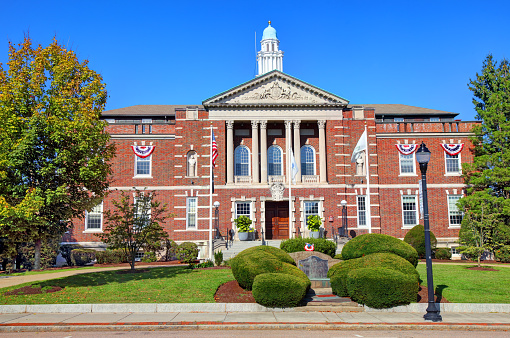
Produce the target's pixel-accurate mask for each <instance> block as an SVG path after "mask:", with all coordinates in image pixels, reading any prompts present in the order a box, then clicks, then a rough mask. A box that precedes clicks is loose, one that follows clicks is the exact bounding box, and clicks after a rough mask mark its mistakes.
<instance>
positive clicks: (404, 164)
mask: <svg viewBox="0 0 510 338" xmlns="http://www.w3.org/2000/svg"><path fill="white" fill-rule="evenodd" d="M399 155H400V174H401V175H406V174H407V175H409V174H414V173H415V166H414V163H415V160H414V153H413V154H409V155H403V154H400V153H399Z"/></svg>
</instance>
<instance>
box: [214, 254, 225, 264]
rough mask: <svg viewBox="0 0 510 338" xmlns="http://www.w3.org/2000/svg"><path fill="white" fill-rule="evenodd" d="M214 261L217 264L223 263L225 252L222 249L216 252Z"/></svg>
mask: <svg viewBox="0 0 510 338" xmlns="http://www.w3.org/2000/svg"><path fill="white" fill-rule="evenodd" d="M214 263H215V264H216V266H220V265H221V263H223V252H221V250H220V251H216V252H215V253H214Z"/></svg>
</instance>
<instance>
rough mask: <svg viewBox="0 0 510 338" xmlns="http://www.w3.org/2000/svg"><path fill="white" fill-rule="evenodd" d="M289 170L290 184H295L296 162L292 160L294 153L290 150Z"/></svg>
mask: <svg viewBox="0 0 510 338" xmlns="http://www.w3.org/2000/svg"><path fill="white" fill-rule="evenodd" d="M290 169H291V175H292V176H291V177H292V183H294V184H296V175H297V173H298V167H297V164H296V160H295V159H294V152H293V151H292V149H291V150H290Z"/></svg>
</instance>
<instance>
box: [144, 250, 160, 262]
mask: <svg viewBox="0 0 510 338" xmlns="http://www.w3.org/2000/svg"><path fill="white" fill-rule="evenodd" d="M157 260H158V259H157V258H156V254H155V253H154V252H146V253H144V255H143V257H142V262H144V263H152V262H155V261H157Z"/></svg>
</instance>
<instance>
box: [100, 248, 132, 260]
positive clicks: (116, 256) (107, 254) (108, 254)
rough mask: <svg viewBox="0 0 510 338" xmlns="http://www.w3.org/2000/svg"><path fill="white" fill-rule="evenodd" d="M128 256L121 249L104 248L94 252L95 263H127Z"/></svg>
mask: <svg viewBox="0 0 510 338" xmlns="http://www.w3.org/2000/svg"><path fill="white" fill-rule="evenodd" d="M127 262H128V257H127V256H126V253H125V252H124V250H122V249H115V250H105V251H97V252H96V263H97V264H120V263H127Z"/></svg>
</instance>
